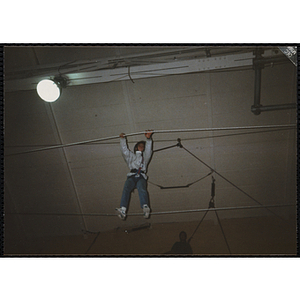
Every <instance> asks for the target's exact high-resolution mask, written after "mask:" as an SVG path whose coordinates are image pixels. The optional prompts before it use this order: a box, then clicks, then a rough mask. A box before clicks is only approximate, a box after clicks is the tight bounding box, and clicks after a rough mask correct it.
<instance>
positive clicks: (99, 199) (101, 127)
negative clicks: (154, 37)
mask: <svg viewBox="0 0 300 300" xmlns="http://www.w3.org/2000/svg"><path fill="white" fill-rule="evenodd" d="M294 50H295V47H279V46H276V45H269V46H261V45H260V46H250V45H249V46H239V45H232V46H225V45H219V46H217V45H210V46H208V45H206V46H204V45H94V46H84V45H83V46H72V45H67V46H60V45H59V46H54V45H49V46H42V45H34V46H25V45H24V46H14V45H10V46H6V47H5V48H4V62H5V64H4V66H5V95H4V96H5V102H4V103H5V106H4V107H5V144H4V147H5V149H4V150H5V169H4V175H5V186H4V188H5V194H4V195H5V198H4V209H5V219H4V221H5V227H4V234H5V238H4V255H6V256H11V255H12V256H15V255H16V256H18V255H21V256H22V255H34V256H36V255H41V256H47V255H108V256H114V255H117V256H122V255H126V256H127V255H129V256H130V255H134V256H136V255H142V256H148V255H151V256H157V255H163V256H164V255H172V254H166V253H168V252H169V251H170V249H171V247H172V245H173V244H174V243H175V242H176V241H178V240H179V233H180V232H181V231H185V232H186V233H187V238H188V240H189V243H190V245H191V248H192V250H193V255H194V256H207V255H215V256H238V255H241V256H245V255H247V256H248V255H254V256H260V255H271V256H272V255H284V256H286V255H289V256H293V255H296V254H297V230H296V228H297V226H296V225H297V224H296V223H297V218H296V217H297V207H296V198H297V193H296V164H297V161H296V154H297V140H296V136H297V131H296V124H297V119H296V118H297V117H296V116H297V115H296V113H297V110H296V100H297V68H296V64H297V63H296V60H295V53H294V52H293V51H294ZM42 80H51V81H52V85H53V82H54V83H55V84H54V85H57V86H58V90H57V93H58V94H57V95H56V96H55V98H57V97H58V99H57V100H56V101H53V99H46V100H47V101H44V100H43V99H42V98H41V97H40V95H39V94H38V92H37V85H38V83H39V82H41V81H42ZM146 129H153V130H154V134H153V141H154V144H153V156H152V160H151V162H150V164H149V166H148V176H149V179H148V192H149V195H150V206H151V209H152V214H151V217H150V218H149V219H144V218H143V216H142V214H141V213H140V207H139V199H138V193H137V191H135V192H134V193H133V194H132V197H131V202H130V207H129V209H128V217H127V219H126V221H122V220H120V219H119V218H118V217H117V216H116V214H115V208H116V207H118V206H119V203H120V197H121V193H122V189H123V185H124V182H125V179H126V174H127V172H128V169H127V166H126V164H125V162H124V160H123V158H122V156H121V152H120V146H119V138H118V136H119V134H120V133H121V132H125V133H126V134H128V136H127V139H128V145H129V147H130V148H131V149H132V148H133V146H134V144H135V143H136V142H137V141H139V140H141V139H143V138H144V136H143V132H144V131H145V130H146ZM183 255H184V254H183Z"/></svg>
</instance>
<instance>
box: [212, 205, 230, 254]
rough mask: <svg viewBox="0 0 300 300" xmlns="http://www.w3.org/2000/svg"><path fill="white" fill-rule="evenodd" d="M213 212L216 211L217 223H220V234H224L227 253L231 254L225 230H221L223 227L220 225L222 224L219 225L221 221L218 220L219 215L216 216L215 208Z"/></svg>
mask: <svg viewBox="0 0 300 300" xmlns="http://www.w3.org/2000/svg"><path fill="white" fill-rule="evenodd" d="M215 213H216V216H217V219H218V223H219V225H220V228H221V231H222V234H223V236H224V240H225V243H226V245H227V248H228V251H229V254H231V251H230V248H229V244H228V242H227V239H226V236H225V232H224V230H223V227H222V225H221V221H220V219H219V216H218V213H217V211H216V210H215Z"/></svg>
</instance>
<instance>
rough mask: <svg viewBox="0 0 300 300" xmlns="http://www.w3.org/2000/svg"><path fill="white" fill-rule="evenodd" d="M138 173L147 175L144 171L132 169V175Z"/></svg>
mask: <svg viewBox="0 0 300 300" xmlns="http://www.w3.org/2000/svg"><path fill="white" fill-rule="evenodd" d="M139 171H140V172H139ZM137 172H139V173H145V172H144V171H142V170H138V169H131V170H130V173H137Z"/></svg>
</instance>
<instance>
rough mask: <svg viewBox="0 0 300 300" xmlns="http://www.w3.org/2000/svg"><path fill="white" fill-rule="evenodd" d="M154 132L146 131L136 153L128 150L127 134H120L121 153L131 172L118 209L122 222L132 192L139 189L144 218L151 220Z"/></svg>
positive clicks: (136, 147)
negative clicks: (150, 169)
mask: <svg viewBox="0 0 300 300" xmlns="http://www.w3.org/2000/svg"><path fill="white" fill-rule="evenodd" d="M152 134H153V131H152V130H146V132H145V136H146V138H147V140H146V142H145V141H140V142H138V143H136V145H135V146H134V151H133V152H132V151H131V150H129V149H128V147H127V140H126V136H125V133H121V134H120V145H121V152H122V155H123V158H124V160H125V162H126V163H127V165H128V167H129V169H130V172H129V173H128V174H127V180H126V181H125V184H124V188H123V193H122V198H121V204H120V208H116V211H117V214H118V217H119V218H120V219H121V220H125V219H126V210H127V207H128V203H129V199H130V195H131V192H132V191H133V190H134V189H135V188H137V190H138V193H139V198H140V205H141V208H142V209H143V213H144V218H146V219H147V218H149V216H150V207H149V197H148V191H147V178H148V177H147V175H146V172H147V165H148V163H149V161H150V159H151V156H152V138H151V136H152Z"/></svg>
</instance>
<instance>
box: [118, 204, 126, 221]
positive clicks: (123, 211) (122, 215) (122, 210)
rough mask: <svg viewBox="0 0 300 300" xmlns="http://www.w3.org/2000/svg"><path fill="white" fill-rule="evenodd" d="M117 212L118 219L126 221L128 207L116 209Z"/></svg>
mask: <svg viewBox="0 0 300 300" xmlns="http://www.w3.org/2000/svg"><path fill="white" fill-rule="evenodd" d="M116 211H117V213H118V217H119V218H120V219H121V220H123V221H124V220H125V219H126V207H124V206H122V207H120V208H116Z"/></svg>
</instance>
